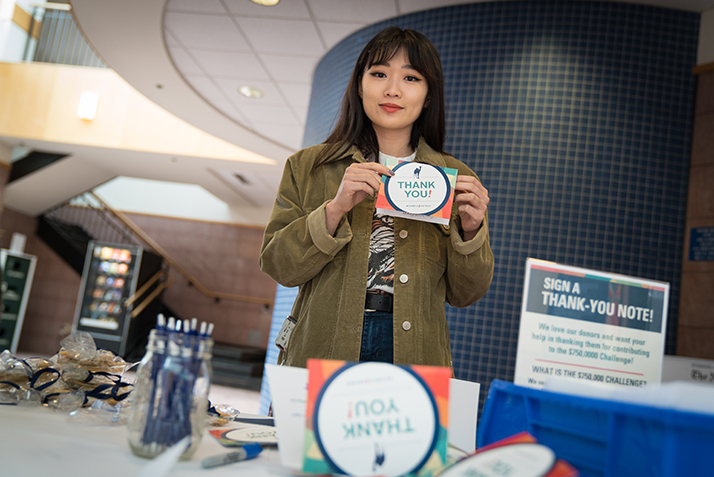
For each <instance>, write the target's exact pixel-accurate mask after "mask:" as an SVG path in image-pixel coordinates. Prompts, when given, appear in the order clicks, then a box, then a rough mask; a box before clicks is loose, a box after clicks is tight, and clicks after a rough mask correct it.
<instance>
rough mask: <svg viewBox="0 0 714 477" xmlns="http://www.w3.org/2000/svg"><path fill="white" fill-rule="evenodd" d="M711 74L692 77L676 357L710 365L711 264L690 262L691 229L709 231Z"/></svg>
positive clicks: (713, 325)
mask: <svg viewBox="0 0 714 477" xmlns="http://www.w3.org/2000/svg"><path fill="white" fill-rule="evenodd" d="M713 184H714V71H709V72H708V73H702V74H700V75H699V76H698V77H697V100H696V108H695V114H694V134H693V139H692V158H691V164H690V171H689V197H688V204H687V219H686V226H685V230H686V236H685V240H684V255H683V257H682V292H681V295H680V307H679V329H678V331H677V354H678V355H680V356H690V357H694V358H706V359H714V346H712V343H714V314H713V313H712V310H714V293H712V291H713V290H714V261H711V260H708V261H705V260H703V261H696V260H690V254H689V251H690V247H691V244H690V239H691V233H692V229H699V228H709V229H712V228H714V187H712V185H713Z"/></svg>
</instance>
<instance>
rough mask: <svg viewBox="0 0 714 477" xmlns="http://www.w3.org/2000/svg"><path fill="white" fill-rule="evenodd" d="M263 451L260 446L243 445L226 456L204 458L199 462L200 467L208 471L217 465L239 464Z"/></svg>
mask: <svg viewBox="0 0 714 477" xmlns="http://www.w3.org/2000/svg"><path fill="white" fill-rule="evenodd" d="M262 451H263V448H262V447H261V446H260V444H244V445H243V446H241V448H240V449H238V450H237V451H235V452H229V453H228V454H221V455H214V456H212V457H206V458H205V459H203V460H202V461H201V466H202V467H204V468H206V469H209V468H211V467H218V466H219V465H226V464H232V463H233V462H240V461H242V460H248V459H252V458H253V457H255V456H257V455H258V454H260V453H261V452H262Z"/></svg>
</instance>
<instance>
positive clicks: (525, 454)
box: [440, 443, 555, 477]
mask: <svg viewBox="0 0 714 477" xmlns="http://www.w3.org/2000/svg"><path fill="white" fill-rule="evenodd" d="M553 465H555V454H554V453H553V451H552V450H551V449H550V448H548V447H546V446H544V445H541V444H535V443H523V444H511V445H506V446H503V447H496V448H494V449H490V450H487V451H484V452H479V453H478V454H474V455H473V456H471V457H467V458H466V459H464V460H462V461H459V462H457V463H456V464H454V465H452V466H451V467H449V468H448V469H446V470H445V471H444V472H442V474H441V476H440V477H471V476H474V475H478V476H479V477H501V476H504V475H508V476H509V477H543V476H544V475H547V474H548V472H550V470H551V469H552V468H553Z"/></svg>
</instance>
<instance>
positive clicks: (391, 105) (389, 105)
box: [379, 103, 403, 113]
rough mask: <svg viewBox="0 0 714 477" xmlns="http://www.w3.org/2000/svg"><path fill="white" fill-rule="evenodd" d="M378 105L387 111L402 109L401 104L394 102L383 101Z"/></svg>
mask: <svg viewBox="0 0 714 477" xmlns="http://www.w3.org/2000/svg"><path fill="white" fill-rule="evenodd" d="M379 107H380V108H382V109H383V110H385V111H386V112H388V113H396V112H397V111H399V110H401V109H403V108H402V107H401V106H398V105H396V104H394V103H383V104H380V105H379Z"/></svg>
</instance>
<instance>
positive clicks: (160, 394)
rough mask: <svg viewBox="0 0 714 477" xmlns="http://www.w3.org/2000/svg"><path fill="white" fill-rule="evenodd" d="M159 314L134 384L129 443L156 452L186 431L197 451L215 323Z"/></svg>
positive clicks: (140, 452) (138, 450)
mask: <svg viewBox="0 0 714 477" xmlns="http://www.w3.org/2000/svg"><path fill="white" fill-rule="evenodd" d="M197 325H198V321H197V320H196V318H193V319H192V320H191V321H190V322H188V321H184V322H183V324H182V322H181V320H175V319H174V318H169V319H168V322H167V321H166V320H165V318H164V316H163V315H159V316H158V318H157V325H156V328H155V329H153V330H151V333H150V335H149V342H148V344H147V347H146V354H145V355H144V358H143V359H142V360H141V364H140V365H139V369H138V371H137V374H136V382H135V384H134V391H133V394H134V396H133V402H132V407H131V413H130V415H129V424H128V430H129V446H130V447H131V450H132V452H134V454H136V455H139V456H141V457H148V458H153V457H155V456H157V455H158V454H160V453H161V452H163V451H164V450H165V449H166V448H167V447H171V446H172V445H174V444H175V443H177V442H178V441H180V440H181V439H183V438H184V437H186V436H187V435H190V436H191V444H190V446H189V447H188V449H186V452H184V454H183V456H182V458H183V459H187V458H189V457H190V456H191V454H193V452H195V450H196V448H197V447H198V444H199V443H200V441H201V436H202V434H203V430H204V429H205V424H206V409H207V408H208V388H209V386H210V381H211V368H210V359H211V350H212V347H213V341H212V340H211V333H212V332H213V324H207V323H205V322H203V323H201V326H200V328H199V327H198V326H197Z"/></svg>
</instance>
